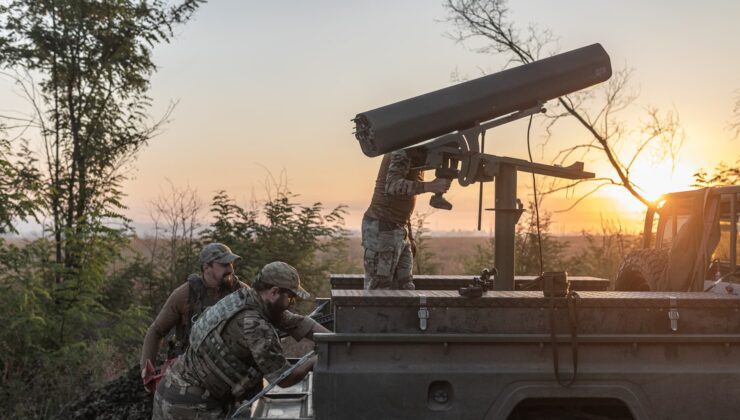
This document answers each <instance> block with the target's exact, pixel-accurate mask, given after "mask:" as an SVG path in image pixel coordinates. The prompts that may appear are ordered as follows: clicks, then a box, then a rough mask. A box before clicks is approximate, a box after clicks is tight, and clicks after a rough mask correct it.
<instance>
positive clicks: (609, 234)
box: [567, 220, 642, 280]
mask: <svg viewBox="0 0 740 420" xmlns="http://www.w3.org/2000/svg"><path fill="white" fill-rule="evenodd" d="M581 236H582V237H583V238H584V239H585V240H586V246H585V247H583V248H582V249H580V250H579V251H578V252H577V253H575V255H573V256H572V257H570V258H569V259H568V263H567V267H568V274H570V275H575V276H593V277H599V278H604V279H611V280H614V279H615V276H616V274H617V269H618V267H619V264H620V263H621V262H622V260H623V259H624V257H625V256H626V255H627V254H629V253H630V252H631V251H633V250H635V249H638V248H639V247H640V244H641V243H642V236H641V235H634V234H630V233H628V232H626V231H625V229H624V228H623V227H622V226H621V225H619V224H618V223H614V222H608V221H605V220H602V221H601V234H600V235H593V234H591V233H589V232H586V231H583V232H582V233H581Z"/></svg>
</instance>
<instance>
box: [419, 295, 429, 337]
mask: <svg viewBox="0 0 740 420" xmlns="http://www.w3.org/2000/svg"><path fill="white" fill-rule="evenodd" d="M417 315H418V317H419V329H420V330H422V331H426V330H427V320H428V319H429V309H427V297H426V296H419V312H417Z"/></svg>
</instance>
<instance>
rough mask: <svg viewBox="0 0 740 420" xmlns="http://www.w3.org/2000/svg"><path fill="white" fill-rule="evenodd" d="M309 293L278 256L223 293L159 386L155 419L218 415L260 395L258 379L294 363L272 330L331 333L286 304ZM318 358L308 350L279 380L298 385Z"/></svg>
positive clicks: (301, 334)
mask: <svg viewBox="0 0 740 420" xmlns="http://www.w3.org/2000/svg"><path fill="white" fill-rule="evenodd" d="M308 297H309V294H308V293H307V292H306V291H305V290H303V289H302V288H301V282H300V277H299V275H298V271H296V269H295V268H293V267H292V266H290V265H288V264H286V263H284V262H280V261H278V262H272V263H269V264H267V265H265V266H264V267H263V268H262V270H261V271H260V273H259V274H258V276H257V278H256V279H255V281H254V283H252V288H251V289H240V290H238V291H237V292H234V293H232V294H230V295H229V296H227V297H225V298H224V299H222V300H221V301H219V302H218V303H217V304H215V305H214V306H213V307H211V309H209V310H208V311H207V312H206V313H205V314H204V315H203V316H202V317H201V318H200V319H198V321H197V322H196V323H195V325H193V330H192V332H191V335H190V346H189V347H188V349H187V351H186V352H185V354H184V355H183V356H182V357H180V358H178V359H177V361H175V363H174V364H173V365H172V367H170V369H169V370H167V375H166V376H165V378H164V379H163V380H162V382H160V384H159V386H158V387H157V392H156V394H155V395H154V409H153V416H152V418H153V419H196V418H197V419H223V418H224V417H225V416H226V415H227V414H229V413H230V411H231V410H232V409H233V408H234V405H235V403H237V402H239V401H243V400H247V399H249V398H252V397H254V396H255V395H256V394H257V393H259V391H260V390H261V389H262V381H263V378H265V379H267V380H268V381H270V382H275V381H277V380H279V378H280V377H281V375H282V374H283V373H287V371H288V369H290V368H291V366H292V365H291V364H290V362H288V360H286V358H285V356H283V349H282V346H281V344H280V338H279V336H278V333H277V331H276V329H279V330H282V331H285V332H287V333H288V334H289V335H291V336H292V337H293V338H294V339H295V340H296V341H299V340H301V339H303V338H308V339H312V338H313V334H314V333H316V332H329V330H327V329H326V328H324V327H323V326H321V324H318V323H317V322H316V321H314V320H313V319H311V318H310V317H306V316H302V315H297V314H294V313H292V312H290V311H288V310H287V309H288V307H289V306H290V304H291V303H292V302H293V301H295V299H296V298H301V299H306V298H308ZM315 363H316V356H313V357H312V358H311V359H309V360H308V361H307V362H306V363H304V364H302V365H300V366H298V367H297V368H295V369H294V370H293V371H292V372H290V374H288V376H286V377H285V378H284V379H282V380H280V382H277V384H278V385H280V386H281V387H288V386H291V385H294V384H296V383H298V382H299V381H301V380H302V379H303V378H304V377H305V376H306V374H308V372H309V371H310V370H312V369H313V366H314V364H315Z"/></svg>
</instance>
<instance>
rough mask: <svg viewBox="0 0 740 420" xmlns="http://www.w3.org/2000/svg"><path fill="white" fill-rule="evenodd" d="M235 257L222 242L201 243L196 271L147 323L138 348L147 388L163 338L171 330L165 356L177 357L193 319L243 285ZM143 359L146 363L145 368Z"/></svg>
mask: <svg viewBox="0 0 740 420" xmlns="http://www.w3.org/2000/svg"><path fill="white" fill-rule="evenodd" d="M239 259H241V257H240V256H238V255H236V254H234V253H233V252H231V249H229V247H228V246H226V245H224V244H221V243H218V242H213V243H210V244H208V245H206V246H204V247H203V248H202V249H201V251H200V264H201V272H200V274H195V273H194V274H191V275H190V276H188V280H187V282H185V283H183V284H182V285H180V286H179V287H178V288H177V289H175V290H174V291H173V292H172V294H170V296H169V297H168V298H167V301H166V302H165V304H164V306H163V307H162V310H160V311H159V314H158V315H157V318H156V319H155V320H154V322H153V323H152V324H151V325H150V326H149V329H148V330H147V332H146V336H145V337H144V345H143V346H142V349H141V368H142V374H141V375H142V379H143V380H144V385H145V387H146V388H147V390H148V391H150V392H154V382H153V375H154V370H153V367H154V366H155V365H156V362H157V360H156V359H157V354H158V353H159V350H160V347H161V343H162V341H163V338H164V337H165V336H166V335H167V334H168V333H169V332H170V331H171V330H172V329H173V328H174V329H175V336H174V340H173V342H172V343H170V344H171V345H170V349H169V350H168V355H167V357H168V358H171V357H175V356H179V355H180V354H182V353H183V352H184V351H185V348H186V347H187V345H188V336H189V335H190V328H191V327H192V323H193V320H194V319H196V318H198V316H200V314H201V313H202V312H203V311H204V310H205V309H206V308H208V307H209V306H211V305H213V304H215V303H216V302H218V301H219V300H221V299H222V298H223V297H224V296H227V295H228V294H230V293H232V292H234V291H236V290H238V289H240V288H243V287H247V285H246V284H244V283H242V282H240V281H239V280H238V279H237V278H236V275H234V263H235V262H236V261H238V260H239ZM147 362H149V363H150V366H149V368H147Z"/></svg>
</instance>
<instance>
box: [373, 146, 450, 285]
mask: <svg viewBox="0 0 740 420" xmlns="http://www.w3.org/2000/svg"><path fill="white" fill-rule="evenodd" d="M411 160H412V159H411V156H409V153H408V152H407V151H405V150H397V151H394V152H391V153H387V154H385V155H384V156H383V161H382V162H381V163H380V170H378V177H377V179H376V180H375V190H374V191H373V198H372V200H371V202H370V207H368V209H367V211H365V216H364V217H363V218H362V247H363V248H364V250H365V252H364V257H363V260H364V266H365V289H407V290H413V289H414V283H413V278H412V275H411V270H412V267H413V257H414V254H415V253H416V249H415V244H414V242H413V238H411V223H410V219H411V213H413V211H414V205H415V204H416V196H417V195H418V194H422V193H425V192H431V193H444V192H446V191H447V190H448V189H449V188H450V183H451V180H449V179H444V178H435V179H434V180H433V181H429V182H424V174H423V172H422V171H421V170H420V169H411V165H412V162H411Z"/></svg>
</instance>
